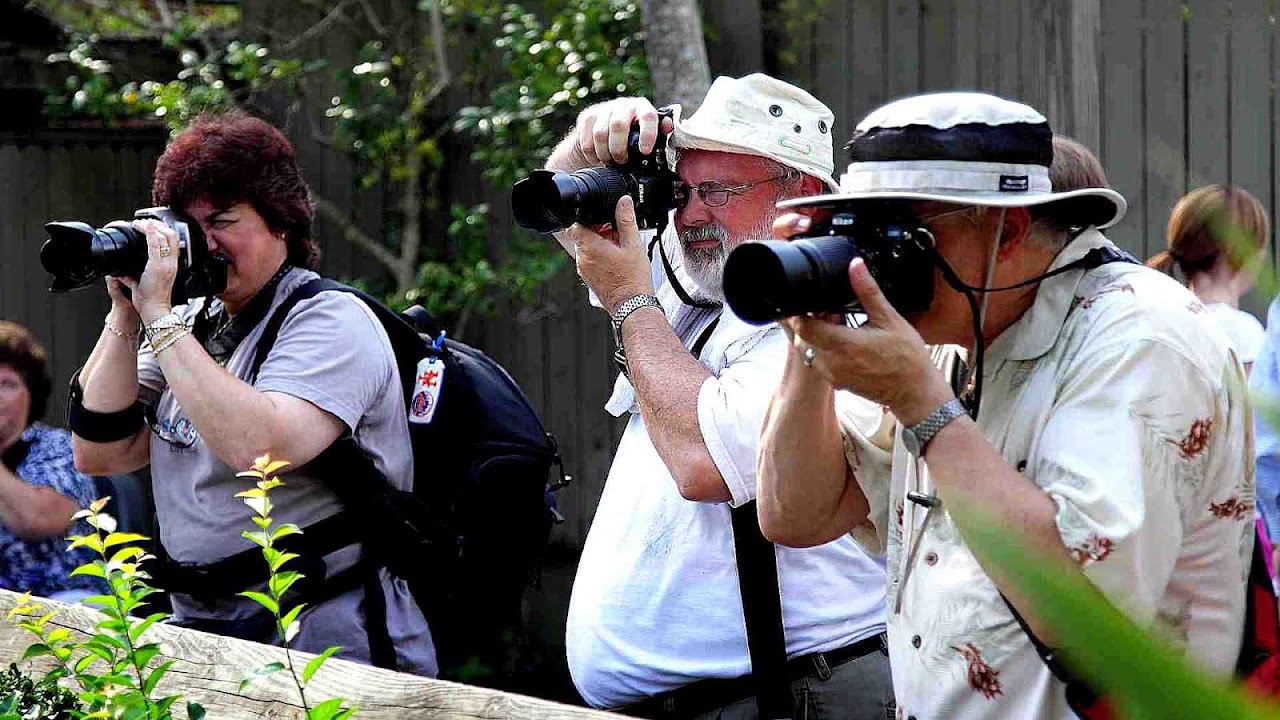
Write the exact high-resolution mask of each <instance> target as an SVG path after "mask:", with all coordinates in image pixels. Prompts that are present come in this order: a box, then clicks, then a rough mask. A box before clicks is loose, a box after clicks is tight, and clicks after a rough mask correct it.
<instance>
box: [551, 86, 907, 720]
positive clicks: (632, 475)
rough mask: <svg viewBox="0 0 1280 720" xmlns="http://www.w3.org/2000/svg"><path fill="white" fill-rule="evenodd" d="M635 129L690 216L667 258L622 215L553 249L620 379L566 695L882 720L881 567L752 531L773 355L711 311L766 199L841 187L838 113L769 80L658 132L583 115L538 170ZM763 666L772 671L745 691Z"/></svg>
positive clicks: (886, 682)
mask: <svg viewBox="0 0 1280 720" xmlns="http://www.w3.org/2000/svg"><path fill="white" fill-rule="evenodd" d="M672 120H674V122H672ZM635 121H638V122H639V127H640V136H641V148H640V149H641V151H643V152H648V151H649V150H650V148H652V147H653V146H654V140H655V138H656V137H657V135H658V133H659V132H664V133H672V135H671V137H670V144H669V146H670V147H672V148H673V149H674V150H675V152H676V154H677V155H678V157H677V158H676V165H675V171H676V173H678V175H679V181H680V182H681V183H682V184H683V188H681V190H682V192H681V194H682V195H683V196H684V197H685V201H684V202H683V203H682V204H681V205H680V206H679V207H677V208H675V209H674V212H673V215H672V220H673V222H672V224H671V228H670V229H669V230H668V232H667V234H666V236H665V237H664V238H662V242H663V251H664V252H663V253H660V252H657V251H656V250H657V249H656V248H655V252H654V253H653V256H652V259H651V258H650V256H649V255H648V254H647V253H646V250H647V248H646V244H645V242H644V241H643V240H642V239H641V236H640V233H639V232H638V230H637V229H636V221H635V216H634V210H633V207H632V203H631V200H630V198H624V199H623V200H622V201H621V202H620V203H619V205H618V208H617V221H616V222H615V223H614V227H613V228H612V229H611V230H609V231H602V232H605V233H607V234H608V235H609V237H605V236H604V235H602V234H601V232H597V231H598V230H602V229H600V228H587V227H582V226H574V227H572V228H570V229H568V230H567V231H565V232H562V233H559V234H558V238H559V240H560V241H561V243H562V244H563V245H564V247H565V248H566V250H568V251H569V252H570V253H571V254H572V255H573V257H574V258H575V259H576V262H577V267H578V271H579V274H580V275H581V276H582V279H583V280H584V281H585V282H586V284H587V285H588V287H589V288H590V289H591V290H592V291H593V292H594V295H595V296H596V298H597V299H598V303H599V304H600V305H601V306H603V308H604V309H605V310H606V311H607V312H608V313H609V314H610V316H611V319H612V321H613V326H614V333H615V339H616V340H617V341H618V342H619V343H620V345H621V347H620V349H621V350H622V351H623V352H624V353H625V362H626V371H625V372H624V373H622V374H620V375H619V377H618V380H617V383H616V385H615V388H614V393H613V397H612V398H610V401H609V404H608V406H607V409H608V410H609V411H610V412H611V413H612V414H614V415H616V416H626V417H627V418H628V422H627V427H626V431H625V432H624V433H623V436H622V440H621V442H620V443H619V445H618V448H617V452H616V454H615V456H614V461H613V466H612V467H611V468H610V471H609V476H608V479H607V480H606V482H605V486H604V492H603V494H602V495H601V497H600V503H599V506H598V508H597V509H596V512H595V516H594V519H593V521H592V524H591V530H590V532H589V534H588V536H587V539H586V543H585V546H584V547H583V551H582V559H581V561H580V563H579V566H578V574H577V577H576V579H575V581H574V587H573V595H572V598H571V600H570V604H569V614H568V622H567V629H566V643H565V644H566V650H567V655H568V661H569V670H570V672H571V674H572V676H573V680H574V683H575V685H576V686H577V688H578V690H579V692H580V693H581V694H582V696H583V698H585V699H586V700H587V702H588V703H590V704H591V705H593V706H596V707H607V708H612V709H618V710H619V711H621V712H623V713H626V714H629V715H634V716H641V717H661V718H692V717H722V718H737V717H742V718H746V717H756V716H757V715H756V713H757V710H758V708H759V707H763V708H764V711H763V712H761V713H760V716H762V717H763V716H769V717H775V718H776V717H782V716H787V717H791V716H794V717H809V718H855V719H860V718H866V719H868V720H870V719H872V718H874V719H875V720H882V719H883V718H884V717H886V714H887V713H890V712H891V711H892V707H893V705H892V703H893V697H892V682H891V678H890V675H889V668H888V657H887V651H886V649H885V637H884V634H883V633H884V591H885V576H884V570H883V564H882V563H883V559H882V558H878V557H872V556H870V555H869V554H867V553H866V552H864V551H863V550H862V549H861V548H860V547H859V546H858V545H857V543H856V542H854V541H853V539H852V538H849V537H844V538H837V539H833V541H832V542H829V543H824V544H822V545H820V546H818V547H814V548H807V549H803V550H796V549H791V548H776V549H775V548H774V547H773V546H771V545H769V544H768V543H766V542H765V541H764V539H763V538H762V537H761V536H760V532H759V528H758V526H757V522H756V518H755V512H754V509H753V508H752V506H751V505H750V504H749V503H750V502H751V501H752V500H753V498H754V496H755V489H756V480H755V468H756V463H755V460H756V446H757V443H758V442H759V437H760V427H761V425H762V424H763V422H764V413H765V408H766V406H767V404H768V400H769V396H770V395H771V393H772V391H773V389H774V388H775V387H776V386H777V384H778V381H779V379H780V378H781V376H782V366H783V365H784V364H785V362H786V355H787V352H788V349H787V347H788V346H787V338H786V336H785V335H784V334H783V332H782V330H781V328H779V327H778V326H776V325H774V326H770V327H757V326H754V325H749V324H747V323H745V322H743V321H742V320H741V319H739V318H738V317H737V316H735V315H734V314H733V312H732V311H731V310H729V309H728V308H725V307H724V306H723V302H722V300H721V297H722V288H721V283H720V277H721V272H722V270H723V266H724V262H725V258H726V256H727V254H728V252H729V251H730V250H731V249H733V248H734V247H737V246H738V245H739V244H741V243H744V242H749V241H752V240H764V239H767V238H768V237H769V236H770V226H771V224H772V221H773V219H774V217H775V216H776V215H777V214H778V210H777V208H776V203H777V202H778V201H780V200H786V199H791V198H797V197H804V196H811V195H816V194H819V193H822V192H831V191H833V190H834V189H835V187H836V184H835V181H834V179H833V178H832V170H833V168H834V160H833V149H832V139H831V127H832V115H831V111H830V110H828V109H827V108H826V106H824V105H823V104H822V103H821V102H819V101H818V100H817V99H815V98H814V97H813V96H812V95H810V94H809V93H807V92H805V91H803V90H801V89H800V88H797V87H795V86H793V85H790V84H788V83H785V82H782V81H779V80H776V79H774V78H771V77H768V76H766V75H759V74H757V75H749V76H747V77H743V78H728V77H724V78H719V79H717V80H716V82H715V83H714V84H713V85H712V87H711V88H710V90H709V91H708V93H707V96H706V97H705V98H704V99H703V102H702V104H701V105H700V106H699V108H698V110H697V112H695V113H693V114H692V115H689V114H686V113H681V112H679V110H678V109H676V112H675V114H674V118H673V119H669V120H667V121H666V122H664V123H662V126H661V127H660V126H659V120H658V114H657V111H656V109H655V108H654V107H653V105H652V104H650V103H649V101H647V100H644V99H641V98H622V99H619V100H614V101H611V102H608V103H605V104H602V105H597V106H595V107H592V108H589V109H587V110H585V111H584V112H583V113H582V114H581V115H580V116H579V118H578V123H577V128H576V129H575V130H574V131H573V132H572V133H570V135H569V136H568V137H567V138H566V139H565V141H564V142H563V143H561V145H560V146H559V147H558V148H557V150H556V151H555V152H554V153H553V154H552V156H551V159H550V160H549V162H548V167H549V168H550V169H554V170H577V169H580V168H583V167H585V166H590V165H600V164H604V163H606V162H621V161H623V160H624V159H625V156H626V149H625V148H626V143H627V136H628V130H629V129H630V127H631V125H632V123H633V122H635ZM664 253H665V255H666V257H667V259H668V260H669V264H670V265H671V269H670V271H668V269H667V268H666V267H665V263H664V262H663V260H662V256H663V254H664ZM739 530H742V531H743V532H742V533H739V532H738V531H739ZM752 538H754V540H752ZM743 539H745V541H747V542H749V543H750V545H749V546H748V547H747V548H745V551H746V552H748V553H749V554H748V557H747V558H746V559H744V558H743V557H742V556H739V555H738V549H739V548H738V543H737V542H736V541H737V540H743ZM757 541H758V542H757ZM760 552H763V553H764V555H763V556H760V555H759V553H760ZM744 567H746V568H751V569H750V570H744ZM770 575H772V577H773V581H774V583H775V584H774V585H773V586H772V590H769V589H768V586H769V578H768V576H770ZM753 578H754V579H753ZM744 587H747V588H748V589H747V590H746V591H744V589H743V588H744ZM744 594H745V597H744ZM744 601H745V602H747V603H749V604H751V607H752V608H753V610H750V611H748V610H746V609H745V608H744ZM770 604H771V605H772V607H769V605H770ZM757 609H758V610H759V611H760V612H758V613H757V612H756V610H757ZM748 616H751V617H753V618H759V620H758V621H751V620H748V619H747V617H748ZM749 636H750V637H752V638H753V639H752V640H751V641H750V643H749V642H748V637H749ZM757 637H759V638H761V639H760V640H756V639H755V638H757ZM749 646H750V647H749ZM757 660H759V661H760V664H761V665H762V666H767V672H760V673H758V674H756V675H753V672H754V671H755V670H756V669H757V668H756V667H755V665H756V661H757ZM766 688H767V689H766ZM773 713H777V714H773Z"/></svg>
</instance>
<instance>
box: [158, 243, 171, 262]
mask: <svg viewBox="0 0 1280 720" xmlns="http://www.w3.org/2000/svg"><path fill="white" fill-rule="evenodd" d="M156 254H157V255H159V256H160V257H163V258H167V257H169V256H170V255H172V254H173V250H172V249H171V248H170V247H169V243H168V242H167V241H166V242H165V243H163V244H162V245H161V246H160V247H158V248H156Z"/></svg>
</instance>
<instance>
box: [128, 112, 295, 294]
mask: <svg viewBox="0 0 1280 720" xmlns="http://www.w3.org/2000/svg"><path fill="white" fill-rule="evenodd" d="M151 196H152V200H153V201H154V202H155V203H156V204H157V205H168V206H170V207H177V208H184V207H186V206H188V205H190V204H191V203H192V202H194V201H195V200H198V199H199V198H201V197H205V198H208V200H209V202H211V203H213V204H214V205H218V206H228V205H233V204H235V203H237V202H247V203H249V204H250V205H252V206H253V209H254V210H256V211H257V213H258V214H259V215H261V216H262V219H263V220H265V221H266V223H267V227H269V228H271V231H272V232H273V233H283V234H284V239H285V244H286V245H287V246H288V249H289V262H290V263H292V264H294V265H297V266H300V267H306V268H310V269H312V270H314V269H316V267H317V266H318V265H319V260H320V252H319V249H318V248H317V247H316V244H315V241H314V240H313V239H312V237H311V224H312V221H313V220H314V219H315V206H314V205H313V204H312V202H311V197H310V194H309V191H308V188H307V183H306V181H305V180H303V179H302V171H301V170H299V169H298V162H297V156H296V154H295V153H294V150H293V145H291V144H289V140H288V139H287V138H286V137H285V136H284V133H282V132H280V131H279V130H278V129H276V128H275V127H274V126H272V125H271V124H270V123H268V122H267V121H265V120H262V119H260V118H256V117H254V116H252V115H250V114H248V113H246V112H243V111H240V110H231V111H224V112H216V113H213V112H206V113H202V114H200V116H198V117H197V118H196V119H195V120H194V121H192V123H191V125H190V126H188V127H187V129H185V130H183V131H182V132H181V133H179V134H178V136H177V137H175V138H174V139H173V141H172V142H170V143H169V146H168V147H166V148H165V150H164V154H163V155H161V156H160V160H159V161H158V162H156V172H155V184H154V187H153V189H152V191H151Z"/></svg>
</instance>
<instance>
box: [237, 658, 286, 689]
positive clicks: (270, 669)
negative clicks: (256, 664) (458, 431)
mask: <svg viewBox="0 0 1280 720" xmlns="http://www.w3.org/2000/svg"><path fill="white" fill-rule="evenodd" d="M283 669H284V663H280V662H273V663H270V664H268V665H263V666H262V667H260V668H255V669H254V670H252V671H251V672H250V673H249V674H248V675H246V676H245V678H244V679H243V680H241V681H240V692H244V690H245V688H247V687H249V686H250V685H252V684H253V683H255V682H257V681H259V680H261V679H262V678H265V677H270V676H272V675H275V674H276V673H278V672H280V671H281V670H283Z"/></svg>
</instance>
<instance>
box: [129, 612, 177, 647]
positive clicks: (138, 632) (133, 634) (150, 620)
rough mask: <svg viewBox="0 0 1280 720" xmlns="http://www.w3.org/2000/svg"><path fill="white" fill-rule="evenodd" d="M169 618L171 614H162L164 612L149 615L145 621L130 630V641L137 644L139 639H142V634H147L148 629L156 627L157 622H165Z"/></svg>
mask: <svg viewBox="0 0 1280 720" xmlns="http://www.w3.org/2000/svg"><path fill="white" fill-rule="evenodd" d="M167 617H169V614H168V613H162V612H158V613H152V614H151V615H148V616H147V617H146V619H145V620H143V621H142V622H140V623H138V624H137V625H134V626H133V627H131V628H129V639H130V640H132V641H133V642H137V641H138V639H139V638H141V637H142V634H143V633H144V632H146V631H147V629H148V628H150V627H151V626H152V625H155V624H156V623H157V622H159V621H161V620H164V619H165V618H167Z"/></svg>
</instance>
